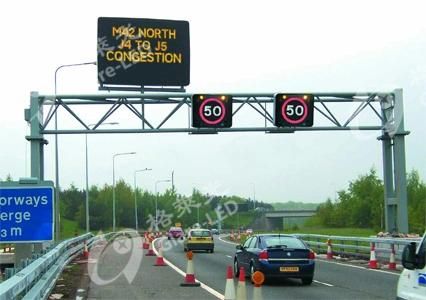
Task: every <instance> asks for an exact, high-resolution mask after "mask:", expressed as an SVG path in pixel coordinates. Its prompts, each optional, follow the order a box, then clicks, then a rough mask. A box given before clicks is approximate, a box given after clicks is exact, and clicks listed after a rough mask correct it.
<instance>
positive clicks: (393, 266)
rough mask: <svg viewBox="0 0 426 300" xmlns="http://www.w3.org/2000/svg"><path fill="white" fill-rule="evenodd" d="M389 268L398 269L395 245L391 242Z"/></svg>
mask: <svg viewBox="0 0 426 300" xmlns="http://www.w3.org/2000/svg"><path fill="white" fill-rule="evenodd" d="M388 269H389V270H396V262H395V245H394V244H391V254H390V259H389V265H388Z"/></svg>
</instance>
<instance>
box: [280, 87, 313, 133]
mask: <svg viewBox="0 0 426 300" xmlns="http://www.w3.org/2000/svg"><path fill="white" fill-rule="evenodd" d="M274 110H275V111H274V125H275V126H278V127H296V126H299V127H311V126H313V124H314V96H313V95H312V94H276V95H275V103H274Z"/></svg>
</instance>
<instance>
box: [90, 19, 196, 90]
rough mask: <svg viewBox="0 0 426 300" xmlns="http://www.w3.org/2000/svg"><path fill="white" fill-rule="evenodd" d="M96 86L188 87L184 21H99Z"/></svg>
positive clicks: (187, 37)
mask: <svg viewBox="0 0 426 300" xmlns="http://www.w3.org/2000/svg"><path fill="white" fill-rule="evenodd" d="M98 81H99V84H100V85H137V86H186V85H188V84H189V23H188V22H187V21H172V20H156V19H130V18H105V17H102V18H99V19H98Z"/></svg>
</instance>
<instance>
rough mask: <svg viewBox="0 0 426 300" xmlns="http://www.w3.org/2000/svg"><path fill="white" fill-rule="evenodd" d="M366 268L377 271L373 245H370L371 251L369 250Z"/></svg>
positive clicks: (374, 246)
mask: <svg viewBox="0 0 426 300" xmlns="http://www.w3.org/2000/svg"><path fill="white" fill-rule="evenodd" d="M368 267H369V268H370V269H377V268H378V266H377V259H376V245H375V243H371V250H370V261H369V262H368Z"/></svg>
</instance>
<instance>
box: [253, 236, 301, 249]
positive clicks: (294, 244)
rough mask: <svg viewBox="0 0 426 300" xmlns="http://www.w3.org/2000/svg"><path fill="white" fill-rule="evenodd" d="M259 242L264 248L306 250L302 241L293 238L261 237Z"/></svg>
mask: <svg viewBox="0 0 426 300" xmlns="http://www.w3.org/2000/svg"><path fill="white" fill-rule="evenodd" d="M261 240H262V243H263V245H265V247H266V248H275V247H283V248H292V249H298V248H302V249H305V248H306V247H305V245H304V244H303V242H302V241H300V240H299V239H297V238H294V237H288V236H267V237H265V236H263V237H261Z"/></svg>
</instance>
